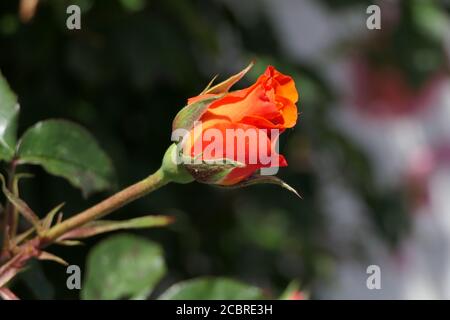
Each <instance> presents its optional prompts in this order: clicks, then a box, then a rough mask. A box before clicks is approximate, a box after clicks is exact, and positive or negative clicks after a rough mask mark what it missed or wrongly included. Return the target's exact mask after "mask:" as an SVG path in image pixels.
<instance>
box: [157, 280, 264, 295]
mask: <svg viewBox="0 0 450 320" xmlns="http://www.w3.org/2000/svg"><path fill="white" fill-rule="evenodd" d="M264 298H265V297H264V295H263V292H262V290H261V289H259V288H257V287H254V286H250V285H247V284H244V283H241V282H238V281H235V280H232V279H227V278H213V277H205V278H197V279H193V280H188V281H183V282H180V283H177V284H175V285H173V286H172V287H170V288H169V289H168V290H167V291H166V292H165V293H163V294H162V295H161V296H160V297H159V299H160V300H260V299H264Z"/></svg>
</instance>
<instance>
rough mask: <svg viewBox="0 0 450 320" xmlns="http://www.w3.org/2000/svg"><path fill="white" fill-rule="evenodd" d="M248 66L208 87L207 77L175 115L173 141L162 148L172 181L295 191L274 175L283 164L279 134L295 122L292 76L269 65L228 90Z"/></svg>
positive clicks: (294, 96) (285, 164)
mask: <svg viewBox="0 0 450 320" xmlns="http://www.w3.org/2000/svg"><path fill="white" fill-rule="evenodd" d="M252 66H253V64H250V65H249V66H248V67H247V68H245V69H244V70H242V71H241V72H239V73H238V74H236V75H234V76H232V77H230V78H229V79H227V80H225V81H224V82H222V83H219V84H217V85H215V86H213V87H211V83H210V84H209V85H208V87H207V88H206V89H205V90H203V92H202V93H200V94H199V95H198V96H195V97H193V98H190V99H188V104H187V106H186V107H184V108H183V109H182V110H181V111H180V112H179V113H178V114H177V116H176V117H175V119H174V121H173V128H172V129H173V134H172V140H173V141H177V142H176V144H174V145H173V146H172V147H171V148H169V150H168V152H167V153H166V156H165V160H164V163H163V168H166V167H167V168H166V171H171V174H172V175H173V179H178V180H179V181H177V182H189V181H191V180H192V179H193V180H196V181H199V182H203V183H208V184H215V185H220V186H245V185H249V184H255V183H275V184H279V185H282V186H283V187H286V188H288V189H289V190H291V191H293V192H295V190H294V189H292V188H291V187H289V186H288V185H287V184H285V183H284V182H283V181H281V180H280V179H278V178H276V177H274V176H273V174H274V173H276V171H277V168H278V167H284V166H287V162H286V160H285V158H284V157H283V156H282V155H280V154H278V152H277V147H278V135H279V134H281V133H282V132H283V131H284V130H285V129H287V128H292V127H294V126H295V124H296V122H297V115H298V113H297V107H296V105H295V104H296V102H297V100H298V93H297V90H296V88H295V83H294V80H293V79H292V78H291V77H290V76H287V75H284V74H282V73H280V72H279V71H277V70H276V69H275V68H274V67H272V66H268V67H267V69H266V71H265V72H264V73H263V74H262V75H261V76H259V78H258V79H257V81H256V82H255V83H254V84H253V85H251V86H250V87H248V88H245V89H241V90H236V91H229V90H230V88H231V87H232V86H233V85H234V84H235V83H236V82H238V81H239V80H240V79H241V78H242V77H243V76H244V75H245V74H246V73H247V72H248V71H249V70H250V68H251V67H252ZM213 80H214V79H213ZM177 139H178V140H177ZM174 164H175V165H174ZM264 170H266V171H265V172H264V173H263V171H264ZM269 174H271V175H269ZM295 193H296V192H295ZM296 194H297V193H296Z"/></svg>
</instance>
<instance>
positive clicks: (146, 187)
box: [41, 169, 170, 246]
mask: <svg viewBox="0 0 450 320" xmlns="http://www.w3.org/2000/svg"><path fill="white" fill-rule="evenodd" d="M169 182H170V179H169V178H167V175H165V174H164V172H163V170H162V169H159V170H158V171H156V172H155V173H154V174H152V175H150V176H148V177H147V178H145V179H144V180H141V181H139V182H137V183H135V184H133V185H131V186H129V187H128V188H125V189H123V190H121V191H119V192H117V193H116V194H114V195H112V196H111V197H109V198H107V199H105V200H103V201H102V202H100V203H98V204H96V205H94V206H93V207H90V208H89V209H86V210H85V211H82V212H80V213H79V214H76V215H74V216H73V217H71V218H69V219H67V220H64V221H63V222H61V223H58V224H56V225H55V226H53V227H52V228H50V229H49V230H48V231H47V232H45V233H44V234H43V235H42V240H41V245H43V246H45V245H46V244H50V243H51V242H53V241H55V240H56V239H58V238H59V237H61V236H62V235H63V234H64V233H66V232H67V231H70V230H73V229H75V228H78V227H81V226H83V225H84V224H86V223H87V222H90V221H93V220H96V219H99V218H101V217H103V216H105V215H107V214H109V213H111V212H112V211H114V210H117V209H119V208H121V207H123V206H124V205H126V204H128V203H130V202H132V201H133V200H136V199H138V198H140V197H142V196H144V195H146V194H148V193H150V192H152V191H154V190H156V189H158V188H160V187H162V186H164V185H166V184H167V183H169Z"/></svg>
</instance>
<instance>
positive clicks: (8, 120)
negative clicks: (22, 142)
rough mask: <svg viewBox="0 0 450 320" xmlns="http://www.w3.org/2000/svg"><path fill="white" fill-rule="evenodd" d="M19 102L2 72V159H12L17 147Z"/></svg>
mask: <svg viewBox="0 0 450 320" xmlns="http://www.w3.org/2000/svg"><path fill="white" fill-rule="evenodd" d="M18 115H19V104H18V103H17V97H16V95H15V94H14V93H13V92H12V91H11V88H10V87H9V85H8V83H7V82H6V80H5V78H4V77H3V75H2V74H1V73H0V160H6V161H11V160H12V158H13V157H14V149H15V147H16V141H17V138H16V134H17V119H18Z"/></svg>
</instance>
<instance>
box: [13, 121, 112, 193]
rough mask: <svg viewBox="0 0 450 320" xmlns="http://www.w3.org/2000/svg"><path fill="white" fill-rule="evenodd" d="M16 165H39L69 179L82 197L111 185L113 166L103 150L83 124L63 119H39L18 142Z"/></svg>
mask: <svg viewBox="0 0 450 320" xmlns="http://www.w3.org/2000/svg"><path fill="white" fill-rule="evenodd" d="M17 157H18V163H19V164H36V165H41V166H42V167H44V169H45V170H47V171H48V172H49V173H51V174H54V175H56V176H60V177H63V178H66V179H67V180H69V182H70V183H72V185H74V186H75V187H78V188H80V189H81V190H82V192H83V194H84V195H85V196H88V195H89V194H91V193H93V192H96V191H102V190H106V189H109V188H111V187H112V186H114V180H115V179H114V169H113V166H112V163H111V161H110V159H109V158H108V156H107V155H106V153H105V152H104V151H103V150H102V149H101V148H100V146H99V145H98V143H97V142H96V141H95V139H94V137H93V136H92V135H91V134H90V133H89V132H88V131H87V130H86V129H84V128H83V127H81V126H79V125H77V124H75V123H73V122H70V121H66V120H55V119H52V120H46V121H41V122H38V123H37V124H35V125H34V126H32V127H31V128H29V129H28V130H27V131H26V132H25V134H24V135H23V136H22V138H21V139H20V142H19V146H18V150H17Z"/></svg>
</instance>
